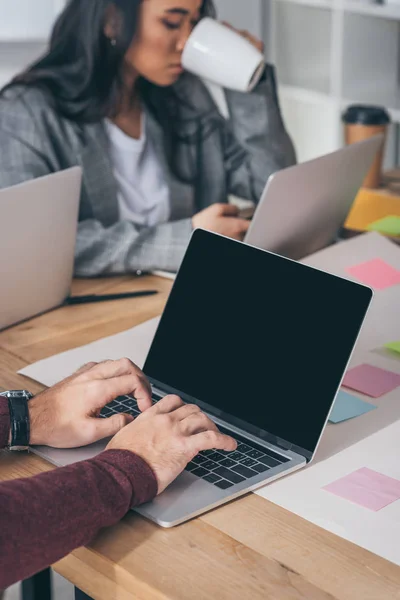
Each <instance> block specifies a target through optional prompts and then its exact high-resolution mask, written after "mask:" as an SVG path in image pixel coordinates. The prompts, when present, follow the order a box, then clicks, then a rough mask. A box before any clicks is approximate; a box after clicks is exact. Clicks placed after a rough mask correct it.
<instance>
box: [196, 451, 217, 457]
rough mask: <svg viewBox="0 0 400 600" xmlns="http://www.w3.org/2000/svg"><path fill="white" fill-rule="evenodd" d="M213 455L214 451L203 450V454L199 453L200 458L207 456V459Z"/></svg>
mask: <svg viewBox="0 0 400 600" xmlns="http://www.w3.org/2000/svg"><path fill="white" fill-rule="evenodd" d="M214 453H215V450H203V452H200V454H201V456H207V458H208V457H210V456H211V454H214Z"/></svg>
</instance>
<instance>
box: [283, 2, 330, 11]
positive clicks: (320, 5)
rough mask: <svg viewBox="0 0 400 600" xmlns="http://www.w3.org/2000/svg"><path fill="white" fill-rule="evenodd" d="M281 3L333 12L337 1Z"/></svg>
mask: <svg viewBox="0 0 400 600" xmlns="http://www.w3.org/2000/svg"><path fill="white" fill-rule="evenodd" d="M278 1H279V2H287V3H290V4H300V5H301V6H308V7H311V8H312V7H315V8H327V9H329V10H331V9H332V8H333V5H334V2H335V0H278Z"/></svg>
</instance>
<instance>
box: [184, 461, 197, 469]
mask: <svg viewBox="0 0 400 600" xmlns="http://www.w3.org/2000/svg"><path fill="white" fill-rule="evenodd" d="M198 468H199V465H196V463H194V462H190V463H189V464H188V465H187V466H186V471H194V470H195V469H198Z"/></svg>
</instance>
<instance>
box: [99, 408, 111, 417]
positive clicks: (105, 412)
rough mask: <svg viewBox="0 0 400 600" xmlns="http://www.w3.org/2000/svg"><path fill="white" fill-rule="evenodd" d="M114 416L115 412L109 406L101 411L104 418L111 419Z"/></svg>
mask: <svg viewBox="0 0 400 600" xmlns="http://www.w3.org/2000/svg"><path fill="white" fill-rule="evenodd" d="M113 414H114V411H113V410H110V409H109V408H108V407H107V406H106V407H105V408H103V409H102V410H101V411H100V415H101V416H102V417H111V415H113Z"/></svg>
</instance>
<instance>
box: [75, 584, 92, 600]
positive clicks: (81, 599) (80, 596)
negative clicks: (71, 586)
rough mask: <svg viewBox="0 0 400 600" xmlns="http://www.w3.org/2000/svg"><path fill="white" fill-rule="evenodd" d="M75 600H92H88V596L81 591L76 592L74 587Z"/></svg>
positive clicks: (90, 599)
mask: <svg viewBox="0 0 400 600" xmlns="http://www.w3.org/2000/svg"><path fill="white" fill-rule="evenodd" d="M75 600H92V598H90V596H88V595H87V594H85V593H84V592H82V591H81V590H78V588H77V587H76V588H75Z"/></svg>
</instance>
